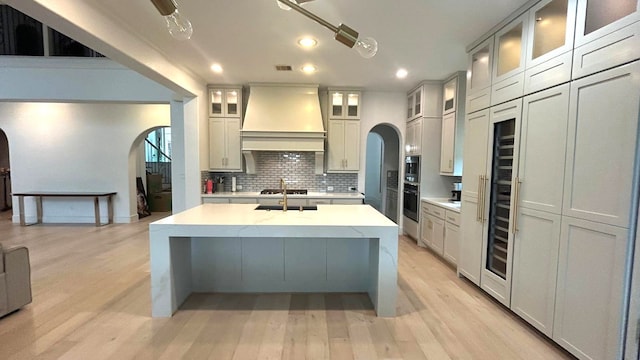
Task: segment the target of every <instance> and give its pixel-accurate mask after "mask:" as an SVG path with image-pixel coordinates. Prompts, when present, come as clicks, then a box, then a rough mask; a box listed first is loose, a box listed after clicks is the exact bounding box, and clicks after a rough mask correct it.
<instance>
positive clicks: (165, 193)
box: [130, 126, 172, 217]
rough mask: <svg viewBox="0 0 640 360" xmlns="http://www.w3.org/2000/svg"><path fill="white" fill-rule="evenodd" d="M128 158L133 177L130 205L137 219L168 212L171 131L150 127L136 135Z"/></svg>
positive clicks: (169, 204)
mask: <svg viewBox="0 0 640 360" xmlns="http://www.w3.org/2000/svg"><path fill="white" fill-rule="evenodd" d="M130 156H131V158H132V162H133V163H134V165H133V167H134V171H133V173H134V174H135V182H132V185H131V188H132V191H131V195H132V199H131V202H132V204H135V207H136V208H137V212H138V217H144V216H146V215H148V214H149V213H150V212H168V211H171V209H172V201H171V200H172V191H171V127H169V126H161V127H154V128H151V129H148V130H146V131H145V132H143V133H142V134H140V135H139V136H138V137H137V138H136V140H135V141H134V142H133V145H132V147H131V155H130Z"/></svg>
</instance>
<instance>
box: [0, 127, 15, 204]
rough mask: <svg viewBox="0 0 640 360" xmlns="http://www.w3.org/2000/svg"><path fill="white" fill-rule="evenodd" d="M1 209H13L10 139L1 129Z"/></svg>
mask: <svg viewBox="0 0 640 360" xmlns="http://www.w3.org/2000/svg"><path fill="white" fill-rule="evenodd" d="M0 179H1V180H0V187H1V188H0V211H7V210H11V207H12V205H11V166H10V162H9V139H7V134H6V133H5V132H4V130H2V129H0Z"/></svg>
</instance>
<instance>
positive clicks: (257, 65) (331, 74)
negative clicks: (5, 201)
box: [84, 0, 527, 91]
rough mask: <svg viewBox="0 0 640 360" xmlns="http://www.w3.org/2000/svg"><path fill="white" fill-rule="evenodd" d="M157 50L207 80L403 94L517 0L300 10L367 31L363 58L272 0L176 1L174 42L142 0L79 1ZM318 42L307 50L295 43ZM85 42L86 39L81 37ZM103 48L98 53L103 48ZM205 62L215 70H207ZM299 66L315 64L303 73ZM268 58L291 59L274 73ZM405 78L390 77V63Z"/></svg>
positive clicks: (321, 2)
mask: <svg viewBox="0 0 640 360" xmlns="http://www.w3.org/2000/svg"><path fill="white" fill-rule="evenodd" d="M84 1H85V2H86V3H89V4H90V5H91V6H92V7H94V8H95V9H97V10H98V11H100V12H101V13H103V14H105V15H106V16H108V17H109V18H111V19H112V20H113V21H114V22H116V23H118V24H121V26H122V27H123V28H125V29H127V31H128V32H130V33H132V34H133V35H134V36H137V37H140V38H142V39H143V40H144V41H145V42H147V43H149V44H150V45H152V46H153V47H155V48H156V49H157V50H158V51H160V52H161V53H163V54H164V55H166V57H167V58H168V59H170V60H171V62H172V63H173V64H175V65H177V66H179V67H181V68H183V69H184V70H186V71H188V72H190V73H192V74H194V75H196V76H197V77H200V78H202V79H203V80H204V81H205V82H207V83H211V84H247V83H251V82H277V83H317V84H320V85H321V86H354V87H362V88H364V89H375V90H396V91H397V90H402V91H407V90H410V89H411V88H412V87H414V86H415V85H416V84H417V83H419V82H420V81H422V80H439V79H443V78H445V77H446V76H447V75H449V74H451V73H453V72H454V71H457V70H464V69H465V68H466V62H467V59H466V52H465V48H466V46H467V45H469V44H470V43H471V42H473V41H474V40H476V39H477V38H478V37H480V36H481V35H483V34H484V33H485V32H487V31H488V30H489V29H491V28H492V27H493V26H494V25H495V24H497V23H498V22H500V21H501V20H502V19H504V18H505V17H507V16H508V15H509V14H510V13H512V12H513V11H515V10H516V9H517V8H519V7H520V6H521V5H523V4H524V3H526V2H527V0H482V1H478V0H448V1H442V0H399V1H390V0H386V1H382V0H315V1H312V2H308V3H305V4H304V7H305V8H306V9H308V10H309V11H311V12H313V13H315V14H316V15H318V16H320V17H322V18H324V19H325V20H327V21H329V22H330V23H332V24H334V25H336V26H337V25H338V24H340V23H343V22H344V23H345V24H346V25H348V26H350V27H352V28H353V29H355V30H356V31H358V32H359V33H360V36H371V37H374V38H375V39H376V40H377V41H378V44H379V50H378V54H377V55H376V56H375V57H373V58H371V59H364V58H362V57H360V56H359V55H358V53H357V52H356V51H355V50H353V49H349V48H348V47H346V46H344V45H342V44H341V43H339V42H337V41H335V40H333V33H332V32H331V31H329V30H328V29H326V28H324V27H322V26H321V25H319V24H317V23H315V22H314V21H312V20H310V19H308V18H306V17H304V16H303V15H302V14H299V13H297V12H295V11H294V10H290V11H285V10H281V9H280V8H279V7H278V6H277V3H276V0H179V1H178V6H179V10H180V13H181V14H183V15H185V16H186V17H187V18H189V19H190V21H191V23H192V24H193V28H194V33H193V36H192V38H191V39H190V40H187V41H177V40H175V39H173V38H172V37H171V36H170V35H169V33H168V32H167V31H166V27H165V23H164V19H163V18H162V17H161V16H160V14H159V13H158V12H157V10H156V8H155V7H154V6H153V4H152V3H151V1H150V0H136V1H131V0H110V1H104V0H84ZM305 35H309V36H312V37H314V38H315V39H317V40H318V45H317V46H316V47H315V48H314V49H312V50H304V49H302V48H300V47H299V46H298V45H297V43H296V41H297V40H298V39H299V38H300V37H302V36H305ZM88 45H90V44H88ZM107 55H108V54H107ZM213 63H219V64H221V65H222V67H223V69H224V71H223V73H222V74H216V73H213V72H212V71H211V70H210V66H211V64H213ZM307 63H312V64H314V65H316V66H317V68H318V71H317V73H315V74H313V75H306V74H304V73H302V72H301V71H300V68H301V67H302V66H303V65H304V64H307ZM275 65H291V66H292V67H293V71H291V72H277V71H276V70H275ZM400 67H402V68H405V69H407V70H408V72H409V75H408V76H407V78H405V79H402V80H399V79H397V78H396V77H395V72H396V70H397V69H398V68H400Z"/></svg>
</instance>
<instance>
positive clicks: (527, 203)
mask: <svg viewBox="0 0 640 360" xmlns="http://www.w3.org/2000/svg"><path fill="white" fill-rule="evenodd" d="M568 119H569V84H564V85H560V86H556V87H553V88H551V89H547V90H545V91H542V92H539V93H536V94H533V95H529V96H526V97H525V98H524V100H523V104H522V127H521V131H520V133H521V136H520V155H519V157H520V159H519V162H518V180H519V181H520V188H519V191H518V195H519V196H518V199H517V200H518V207H526V208H529V209H535V210H542V211H548V212H551V213H554V214H560V213H561V212H562V194H563V191H562V190H563V183H564V159H565V154H566V146H567V123H568Z"/></svg>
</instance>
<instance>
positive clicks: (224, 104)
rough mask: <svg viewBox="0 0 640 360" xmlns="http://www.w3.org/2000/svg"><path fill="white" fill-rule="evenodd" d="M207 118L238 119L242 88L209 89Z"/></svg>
mask: <svg viewBox="0 0 640 360" xmlns="http://www.w3.org/2000/svg"><path fill="white" fill-rule="evenodd" d="M209 101H210V105H209V116H211V117H240V116H241V114H242V88H241V87H234V88H210V89H209Z"/></svg>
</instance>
